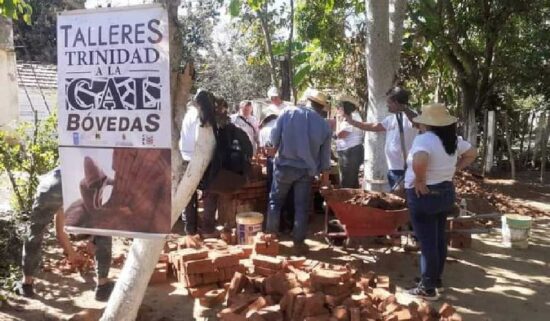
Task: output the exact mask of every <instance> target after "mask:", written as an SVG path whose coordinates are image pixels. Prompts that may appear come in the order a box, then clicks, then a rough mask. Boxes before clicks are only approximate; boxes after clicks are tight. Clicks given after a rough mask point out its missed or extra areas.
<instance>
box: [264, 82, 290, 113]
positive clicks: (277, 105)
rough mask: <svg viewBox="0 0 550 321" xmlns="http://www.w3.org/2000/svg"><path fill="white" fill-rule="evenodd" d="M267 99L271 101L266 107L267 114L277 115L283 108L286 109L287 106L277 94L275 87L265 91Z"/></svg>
mask: <svg viewBox="0 0 550 321" xmlns="http://www.w3.org/2000/svg"><path fill="white" fill-rule="evenodd" d="M267 97H268V98H269V99H270V100H271V105H269V107H267V113H268V114H270V113H271V114H275V115H279V114H280V113H281V112H282V111H283V109H285V107H288V106H287V104H285V103H284V102H283V100H282V99H281V96H280V94H279V90H277V88H276V87H271V88H269V90H268V91H267Z"/></svg>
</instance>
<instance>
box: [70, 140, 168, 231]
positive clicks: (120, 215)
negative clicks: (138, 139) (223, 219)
mask: <svg viewBox="0 0 550 321" xmlns="http://www.w3.org/2000/svg"><path fill="white" fill-rule="evenodd" d="M60 152H61V153H60V155H61V156H60V157H61V162H62V164H71V166H70V168H65V171H64V172H63V173H62V179H63V200H64V208H65V224H66V226H67V227H68V230H69V231H74V232H77V231H86V229H91V230H114V231H118V232H119V233H114V234H120V235H123V234H124V233H126V232H137V233H159V234H166V233H169V232H170V228H171V225H170V204H171V202H170V201H171V167H170V150H169V149H144V148H140V149H138V148H72V147H61V149H60ZM88 232H90V231H88ZM92 232H93V231H92Z"/></svg>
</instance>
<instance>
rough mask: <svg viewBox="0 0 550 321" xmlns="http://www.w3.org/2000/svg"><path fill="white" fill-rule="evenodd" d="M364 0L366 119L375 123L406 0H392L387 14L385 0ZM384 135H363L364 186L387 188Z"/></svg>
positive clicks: (395, 57) (393, 67) (382, 110)
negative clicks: (365, 21) (365, 23)
mask: <svg viewBox="0 0 550 321" xmlns="http://www.w3.org/2000/svg"><path fill="white" fill-rule="evenodd" d="M365 2H366V3H365V7H366V14H367V29H366V30H367V37H366V40H367V41H366V61H367V83H368V93H369V94H368V95H369V96H368V107H367V108H368V111H367V122H369V123H376V122H381V121H382V120H383V119H384V118H385V117H386V116H387V114H388V108H387V106H386V92H387V91H388V89H389V88H390V87H391V86H392V82H393V79H394V75H395V73H396V71H397V68H398V66H399V56H400V52H401V39H402V35H403V19H404V12H405V10H406V1H405V0H392V1H391V2H392V4H393V7H394V11H393V13H392V14H391V15H390V1H389V0H366V1H365ZM390 16H391V17H390ZM390 19H391V21H390ZM390 22H391V34H390ZM385 136H386V135H383V134H380V133H368V132H367V133H366V135H365V167H364V168H365V175H364V184H363V185H364V188H365V189H366V190H374V191H383V190H387V189H388V184H387V181H386V173H387V165H386V157H385V154H384V153H383V152H382V151H383V150H384V144H385V140H386V137H385Z"/></svg>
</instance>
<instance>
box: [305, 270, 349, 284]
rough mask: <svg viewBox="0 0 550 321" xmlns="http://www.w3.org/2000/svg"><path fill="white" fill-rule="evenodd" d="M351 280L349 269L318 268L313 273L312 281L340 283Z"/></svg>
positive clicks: (317, 282) (315, 282)
mask: <svg viewBox="0 0 550 321" xmlns="http://www.w3.org/2000/svg"><path fill="white" fill-rule="evenodd" d="M346 280H349V272H348V271H334V270H328V269H324V268H317V269H315V270H313V272H312V273H311V283H312V285H314V284H318V285H320V284H334V285H336V284H339V283H340V282H342V281H346Z"/></svg>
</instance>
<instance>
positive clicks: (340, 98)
mask: <svg viewBox="0 0 550 321" xmlns="http://www.w3.org/2000/svg"><path fill="white" fill-rule="evenodd" d="M336 101H347V102H348V103H351V104H353V105H354V106H355V108H359V107H361V104H359V101H358V100H357V99H355V98H354V97H352V96H350V95H344V94H342V95H339V96H338V97H336Z"/></svg>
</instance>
